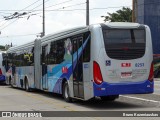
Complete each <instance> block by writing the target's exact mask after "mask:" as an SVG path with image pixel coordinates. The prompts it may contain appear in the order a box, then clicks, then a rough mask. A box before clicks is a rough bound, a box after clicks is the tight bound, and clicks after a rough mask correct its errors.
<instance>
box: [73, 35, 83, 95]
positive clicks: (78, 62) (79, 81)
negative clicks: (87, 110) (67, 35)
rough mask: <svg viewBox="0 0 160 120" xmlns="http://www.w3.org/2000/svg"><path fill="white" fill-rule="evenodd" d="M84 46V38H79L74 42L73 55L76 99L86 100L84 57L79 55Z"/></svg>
mask: <svg viewBox="0 0 160 120" xmlns="http://www.w3.org/2000/svg"><path fill="white" fill-rule="evenodd" d="M82 44H83V37H77V38H74V39H73V40H72V45H73V54H72V65H73V91H74V93H73V94H74V97H78V98H84V86H83V66H82V65H83V63H82V62H83V55H82V54H79V53H78V49H79V48H80V47H81V46H82Z"/></svg>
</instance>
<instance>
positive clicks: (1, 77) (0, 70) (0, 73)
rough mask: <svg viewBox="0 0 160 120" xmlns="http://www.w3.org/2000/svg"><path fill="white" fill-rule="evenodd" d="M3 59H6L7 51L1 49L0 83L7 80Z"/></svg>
mask: <svg viewBox="0 0 160 120" xmlns="http://www.w3.org/2000/svg"><path fill="white" fill-rule="evenodd" d="M3 59H5V52H4V51H0V83H5V82H6V77H5V73H6V70H5V66H4V64H3Z"/></svg>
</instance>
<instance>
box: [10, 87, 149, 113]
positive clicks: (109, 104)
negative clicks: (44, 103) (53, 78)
mask: <svg viewBox="0 0 160 120" xmlns="http://www.w3.org/2000/svg"><path fill="white" fill-rule="evenodd" d="M10 88H12V89H15V90H16V89H17V90H22V91H24V92H25V90H24V89H21V88H15V87H10ZM29 93H31V94H37V95H42V96H44V97H46V98H52V99H55V100H58V101H60V102H64V103H66V104H74V105H76V106H81V107H85V108H89V109H93V110H107V109H108V110H121V109H134V108H144V107H146V106H144V105H137V104H134V103H126V102H125V101H124V102H123V101H119V99H117V100H115V101H102V100H100V98H96V99H92V100H88V101H82V100H73V102H71V103H67V102H65V101H64V99H63V97H62V95H60V94H55V93H50V92H45V91H41V90H33V91H31V92H29Z"/></svg>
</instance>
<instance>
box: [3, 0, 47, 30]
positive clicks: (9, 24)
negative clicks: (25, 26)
mask: <svg viewBox="0 0 160 120" xmlns="http://www.w3.org/2000/svg"><path fill="white" fill-rule="evenodd" d="M39 1H40V0H37V1H35V2H33V3H32V4H30V5H28V6H27V7H25V8H23V9H22V10H19V11H18V12H21V11H23V10H25V9H27V8H29V7H30V6H32V5H34V4H36V3H37V2H39ZM47 1H49V0H47ZM17 20H18V18H17V19H15V20H14V21H12V22H11V23H9V24H7V25H6V26H4V25H5V24H6V23H7V22H8V21H6V22H5V23H4V24H3V25H1V26H0V27H2V26H4V27H3V28H1V29H0V31H1V30H3V29H4V28H6V27H8V26H9V25H11V24H13V23H14V22H16V21H17Z"/></svg>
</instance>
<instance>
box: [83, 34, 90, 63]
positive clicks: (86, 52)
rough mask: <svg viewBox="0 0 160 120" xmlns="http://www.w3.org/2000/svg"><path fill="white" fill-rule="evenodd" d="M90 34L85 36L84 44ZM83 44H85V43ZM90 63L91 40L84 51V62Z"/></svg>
mask: <svg viewBox="0 0 160 120" xmlns="http://www.w3.org/2000/svg"><path fill="white" fill-rule="evenodd" d="M89 34H90V33H86V34H84V42H85V41H86V40H87V38H88V36H89ZM84 42H83V43H84ZM89 61H90V38H89V40H88V42H87V45H86V47H85V48H84V50H83V62H89Z"/></svg>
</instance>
